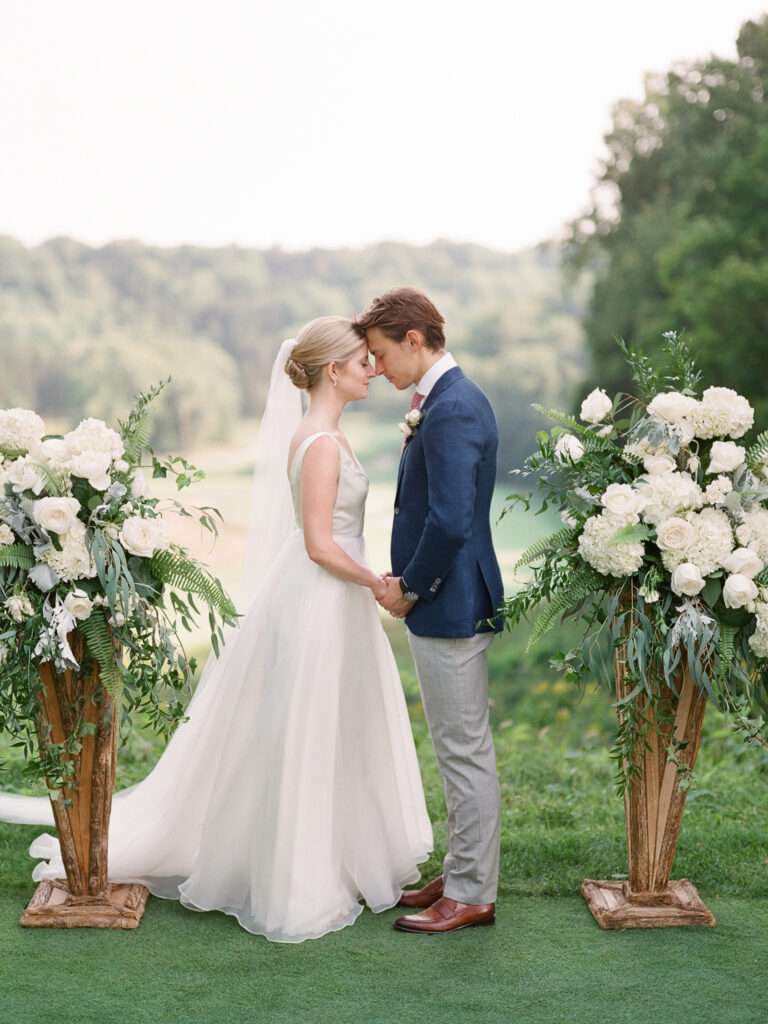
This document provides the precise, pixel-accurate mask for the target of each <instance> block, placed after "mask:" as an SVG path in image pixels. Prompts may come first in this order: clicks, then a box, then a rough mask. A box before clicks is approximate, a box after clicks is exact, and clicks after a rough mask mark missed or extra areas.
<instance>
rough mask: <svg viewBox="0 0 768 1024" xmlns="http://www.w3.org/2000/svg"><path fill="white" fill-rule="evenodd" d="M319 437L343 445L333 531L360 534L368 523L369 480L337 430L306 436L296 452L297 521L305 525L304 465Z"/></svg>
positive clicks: (293, 475) (293, 474) (293, 482)
mask: <svg viewBox="0 0 768 1024" xmlns="http://www.w3.org/2000/svg"><path fill="white" fill-rule="evenodd" d="M318 437H331V438H333V440H334V441H335V442H336V444H337V445H338V448H339V455H340V458H341V465H340V469H339V486H338V490H337V492H336V501H335V503H334V506H333V534H334V536H338V537H360V536H362V533H363V527H364V525H365V502H366V498H367V497H368V487H369V481H368V477H367V476H366V475H365V471H364V470H363V467H362V466H361V465H360V463H359V462H358V461H357V459H356V458H354V456H353V455H351V454H350V453H349V451H348V450H347V448H346V447H345V446H344V445H343V444H342V443H341V441H339V439H338V438H337V437H335V436H334V435H333V434H330V433H328V432H327V431H323V432H321V433H317V434H310V435H309V437H305V438H304V440H303V441H302V442H301V444H300V445H299V446H298V448H297V449H296V451H295V452H294V455H293V459H292V460H291V464H290V468H289V473H288V476H289V480H290V484H291V494H292V496H293V513H294V518H295V520H296V525H297V526H298V528H299V529H303V528H304V523H303V520H302V514H301V467H302V464H303V462H304V456H305V455H306V454H307V451H308V450H309V447H310V445H311V444H312V442H313V441H315V440H316V439H317V438H318Z"/></svg>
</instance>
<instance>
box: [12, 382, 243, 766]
mask: <svg viewBox="0 0 768 1024" xmlns="http://www.w3.org/2000/svg"><path fill="white" fill-rule="evenodd" d="M166 383H167V382H163V383H161V384H160V385H158V386H157V387H155V388H153V389H152V390H151V391H150V392H148V393H146V394H140V395H139V396H138V397H137V400H136V404H135V407H134V409H133V410H132V411H131V413H130V415H129V417H128V419H127V420H126V421H125V422H124V423H120V424H119V426H120V429H119V431H118V430H113V429H111V428H110V427H108V426H107V425H106V424H105V423H103V422H102V421H101V420H95V419H87V420H84V421H83V422H82V423H80V425H79V426H78V427H77V428H75V429H74V430H72V431H70V432H69V433H67V434H64V435H62V436H51V435H46V433H45V424H44V422H43V420H42V419H41V418H40V417H39V416H38V415H37V414H36V413H34V412H32V411H30V410H24V409H10V410H0V728H6V729H8V730H9V731H10V732H11V733H12V734H13V735H14V736H16V738H17V740H19V742H21V743H22V744H23V745H24V746H25V747H26V748H27V752H28V755H29V756H30V759H31V760H32V761H33V762H34V757H33V755H32V749H33V746H34V742H33V735H34V722H35V717H36V715H37V706H36V698H37V692H38V689H39V684H38V677H37V666H38V665H40V664H42V663H46V662H50V663H51V664H52V666H53V667H54V669H55V670H56V671H57V672H60V673H61V672H66V671H73V672H78V671H80V670H81V668H83V666H82V665H81V663H80V662H79V661H78V659H77V658H76V657H75V654H74V653H73V645H72V643H71V638H72V635H73V632H74V631H75V630H78V631H79V632H80V633H82V635H83V637H84V639H85V647H84V650H85V658H86V659H93V660H94V661H95V662H97V663H98V665H99V668H100V673H101V679H102V681H103V683H104V684H105V685H106V686H107V688H108V689H109V690H110V692H111V693H112V694H113V696H117V695H118V694H122V697H123V705H124V708H125V709H126V710H131V709H132V708H133V709H141V711H142V712H144V713H145V714H146V715H147V716H148V719H149V721H150V723H151V724H152V725H154V726H155V727H156V728H157V729H158V730H159V731H161V732H167V731H168V730H170V728H172V726H173V725H174V724H175V722H176V721H177V720H178V719H179V718H180V717H181V716H182V714H183V702H182V701H181V700H180V699H179V698H178V697H174V696H173V695H174V691H176V692H178V691H181V690H183V689H186V688H188V687H189V685H190V684H191V682H192V679H193V675H194V671H195V668H196V666H195V663H194V659H188V658H187V656H186V655H185V653H184V648H183V645H182V644H181V642H180V638H179V634H178V632H177V627H176V620H177V619H179V620H180V622H181V625H182V626H184V627H185V628H191V624H192V622H193V621H194V619H195V617H196V615H197V614H199V608H198V606H197V604H196V599H197V600H201V601H202V603H203V604H205V605H207V610H208V620H209V625H210V628H211V640H212V644H213V646H214V649H215V650H218V647H219V643H220V641H221V640H222V638H223V626H224V625H225V624H233V623H234V622H235V621H236V617H237V612H236V610H235V608H234V606H233V605H232V602H231V600H230V599H229V597H228V596H227V595H226V593H225V592H224V590H223V588H222V587H221V584H220V583H219V581H218V580H217V579H216V578H215V577H214V576H212V575H211V574H210V573H209V572H208V570H207V569H206V568H205V567H204V566H202V565H199V564H198V563H196V562H195V561H194V560H193V559H192V558H191V557H190V556H189V555H188V554H187V552H186V551H185V550H184V549H182V548H181V547H179V546H178V545H175V544H172V543H171V541H170V539H169V537H168V535H167V532H166V526H165V522H164V520H163V507H164V506H163V503H161V502H160V501H159V500H158V499H156V498H153V497H151V495H150V494H149V484H148V481H147V478H146V476H145V474H144V469H146V470H151V471H152V475H153V476H154V477H165V476H167V475H168V473H171V474H173V475H174V476H175V478H176V484H177V488H178V490H181V489H183V488H185V487H187V486H189V485H190V484H192V483H194V482H195V481H196V480H199V479H201V478H202V476H203V474H202V472H201V471H200V470H197V469H196V468H195V467H194V466H191V465H190V464H189V463H187V462H186V461H185V460H184V459H182V458H180V457H178V456H175V457H169V458H158V457H157V456H155V454H154V452H153V451H152V449H151V448H150V447H149V410H148V406H149V403H150V402H151V401H152V400H153V399H155V398H156V397H157V396H158V395H159V394H160V392H161V391H162V390H163V388H164V387H165V385H166ZM165 504H166V505H169V507H175V508H176V509H177V510H178V511H179V512H180V513H181V514H182V515H186V516H191V515H195V516H196V518H197V519H198V521H199V523H200V525H201V526H202V527H203V528H204V529H207V530H210V531H212V532H213V533H215V532H216V530H217V527H216V521H215V520H216V517H218V515H219V514H218V512H217V511H216V509H212V508H207V507H204V508H198V509H194V510H193V511H190V510H188V509H186V508H184V506H183V505H181V504H180V503H179V502H178V501H176V500H172V501H171V502H170V503H168V502H166V503H165ZM80 646H82V645H80ZM38 767H39V765H38ZM48 768H50V766H48Z"/></svg>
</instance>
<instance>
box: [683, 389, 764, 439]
mask: <svg viewBox="0 0 768 1024" xmlns="http://www.w3.org/2000/svg"><path fill="white" fill-rule="evenodd" d="M754 419H755V410H754V409H753V408H752V406H751V405H750V404H749V402H748V401H747V400H746V398H744V397H743V396H742V395H740V394H738V393H737V392H736V391H734V390H733V389H732V388H707V390H706V391H705V392H704V394H703V395H702V396H701V401H700V402H699V403H698V405H697V407H696V409H695V410H694V411H693V413H692V414H691V421H692V423H693V429H694V431H695V434H696V437H701V438H711V437H742V436H743V435H744V434H746V432H747V431H748V430H749V429H750V427H751V426H752V424H753V422H754Z"/></svg>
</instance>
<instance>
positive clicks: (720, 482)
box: [704, 476, 733, 505]
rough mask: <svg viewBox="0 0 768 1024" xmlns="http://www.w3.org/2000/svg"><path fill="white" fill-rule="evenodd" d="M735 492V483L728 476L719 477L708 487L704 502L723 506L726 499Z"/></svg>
mask: <svg viewBox="0 0 768 1024" xmlns="http://www.w3.org/2000/svg"><path fill="white" fill-rule="evenodd" d="M732 490H733V482H732V481H731V478H730V477H728V476H719V477H717V479H716V480H713V481H712V483H711V484H709V485H708V486H707V488H706V489H705V491H704V501H705V503H706V504H707V505H722V504H723V503H724V502H725V499H726V497H727V496H728V495H729V494H730V493H731V491H732Z"/></svg>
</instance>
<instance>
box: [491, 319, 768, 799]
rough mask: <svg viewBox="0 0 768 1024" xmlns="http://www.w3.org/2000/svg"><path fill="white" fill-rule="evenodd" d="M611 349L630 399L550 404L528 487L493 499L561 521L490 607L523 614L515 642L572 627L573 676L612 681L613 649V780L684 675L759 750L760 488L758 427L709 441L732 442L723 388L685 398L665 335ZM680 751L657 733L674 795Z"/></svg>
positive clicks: (767, 570) (625, 770)
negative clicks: (525, 633) (573, 413)
mask: <svg viewBox="0 0 768 1024" xmlns="http://www.w3.org/2000/svg"><path fill="white" fill-rule="evenodd" d="M619 347H620V348H621V350H622V351H624V352H625V354H626V355H627V358H628V361H629V364H630V370H631V374H632V376H633V378H634V382H635V384H636V386H637V388H638V390H639V392H640V395H641V397H638V396H636V395H633V394H632V393H630V392H622V393H620V394H619V395H618V396H616V397H615V398H614V399H611V398H610V397H609V396H608V395H607V394H606V393H605V392H604V391H602V390H601V389H595V390H594V391H593V392H592V393H591V394H590V395H589V396H588V397H587V398H586V399H585V401H584V403H583V404H582V407H581V411H580V417H581V420H582V422H581V423H576V421H575V420H574V419H573V418H572V417H569V416H567V415H563V414H561V413H559V412H557V411H553V412H552V414H551V418H552V419H553V421H554V422H555V424H556V426H555V427H553V428H552V430H551V431H550V432H544V431H541V432H539V434H538V435H537V442H538V444H537V450H536V451H535V452H534V453H532V454H531V455H530V456H529V457H528V458H527V459H526V461H525V463H524V467H523V469H522V470H520V471H519V472H518V473H517V474H516V475H521V476H530V477H532V478H534V480H535V487H534V489H533V490H532V491H531V492H529V493H527V494H513V495H511V496H510V498H509V501H508V505H507V508H508V509H510V508H511V507H513V506H514V505H515V504H521V505H522V506H523V507H524V508H525V509H526V510H527V511H530V510H531V509H532V507H533V506H534V504H535V503H538V506H539V511H543V510H545V509H548V508H552V507H554V508H556V509H559V510H560V513H561V517H562V518H563V520H564V522H565V524H566V525H565V526H564V527H563V528H562V529H560V530H557V531H555V532H554V533H551V534H549V535H548V536H546V537H544V538H542V539H541V540H539V541H537V542H536V543H534V544H532V545H531V546H530V547H529V548H528V549H527V550H526V551H524V552H523V554H522V556H521V557H520V558H519V559H518V562H517V564H516V566H515V568H516V570H518V569H521V568H522V567H526V566H529V567H530V573H529V575H528V577H527V578H526V579H525V580H523V581H521V586H520V587H519V589H518V590H517V591H516V592H515V593H513V595H512V596H511V597H509V598H508V599H507V601H506V603H505V608H504V611H505V615H506V621H507V624H508V626H509V627H510V628H512V627H514V626H517V625H519V624H520V623H521V622H522V621H523V620H528V619H530V618H531V617H532V615H533V613H534V612H537V615H536V617H535V618H533V620H532V621H533V625H532V628H531V630H530V635H529V639H528V648H527V650H528V651H531V650H532V649H534V648H535V646H536V644H537V643H538V642H539V641H540V640H541V638H542V637H544V636H545V634H547V633H548V632H549V631H550V630H551V629H552V628H553V626H554V625H555V624H556V623H558V622H559V623H563V622H564V621H565V620H567V619H569V618H573V619H574V620H578V621H579V622H580V623H581V624H582V628H581V636H580V638H579V640H578V642H577V643H576V645H575V646H573V647H571V648H570V649H569V650H567V651H565V652H564V653H562V654H561V656H560V658H559V662H558V663H559V665H560V667H561V669H562V671H563V672H564V675H565V678H566V679H569V680H571V681H573V682H577V683H580V684H583V683H584V682H585V681H586V680H587V679H590V678H598V679H600V680H601V681H602V682H603V683H604V684H605V685H606V686H607V687H609V688H610V690H613V689H614V686H615V672H616V668H615V659H616V657H617V656H619V655H620V656H621V661H622V671H623V675H624V684H625V687H626V690H625V695H624V696H622V698H621V699H620V700H618V701H617V707H618V710H619V728H618V734H617V738H616V741H615V743H614V745H613V747H612V751H611V753H612V756H613V758H614V760H615V763H616V778H617V783H618V785H619V788H620V789H624V788H625V787H626V786H628V785H630V784H631V780H632V778H633V777H634V775H635V774H636V772H637V764H636V758H637V754H638V751H639V750H640V749H642V745H643V743H644V738H645V736H646V734H647V730H648V728H650V727H651V724H652V723H653V722H657V723H658V724H659V725H662V724H663V719H664V716H665V715H666V714H667V712H666V710H665V709H666V707H667V702H668V700H669V699H670V697H669V695H670V694H671V695H672V700H673V702H674V700H676V699H677V697H678V696H679V687H680V683H681V680H682V678H683V674H684V673H685V672H689V673H690V675H691V677H692V679H693V681H694V684H695V685H696V686H697V687H699V688H700V689H701V690H703V691H704V692H705V693H706V694H707V696H708V697H709V699H710V700H711V701H712V702H714V703H715V704H716V705H717V706H718V707H719V708H720V709H722V710H723V711H724V712H726V713H727V714H728V715H729V716H730V720H731V722H732V724H733V726H734V727H735V729H736V730H737V731H738V732H740V733H741V734H742V736H743V738H744V739H745V740H746V741H747V742H748V743H750V744H760V745H765V746H768V724H767V723H768V486H766V483H765V480H764V470H765V466H766V463H765V462H764V461H763V460H764V456H765V449H766V439H765V435H760V438H759V439H758V442H757V443H756V444H755V445H753V446H752V447H751V448H749V449H746V448H744V447H743V446H740V445H738V444H736V443H735V442H734V441H730V440H724V439H725V438H730V437H734V438H741V437H742V436H743V435H745V434H746V433H747V432H748V430H749V429H750V428H751V427H752V424H753V419H754V411H753V410H752V409H751V407H750V405H749V403H748V402H747V401H746V400H745V399H744V398H743V397H742V396H740V395H738V394H737V393H736V392H735V391H732V390H729V389H727V388H719V389H718V388H714V389H710V390H709V391H707V392H705V393H704V396H703V397H702V398H701V399H699V398H697V397H696V394H697V391H696V389H697V387H699V385H700V378H701V375H700V373H699V371H698V369H697V367H696V365H695V362H694V360H693V358H692V355H691V349H690V347H689V345H688V344H687V343H686V342H685V341H684V340H683V338H682V336H681V335H680V334H678V333H677V332H674V331H667V332H665V334H664V339H663V346H662V349H663V352H664V355H665V358H664V359H663V360H660V361H659V362H653V361H651V360H650V359H649V358H648V357H646V356H645V355H642V354H637V353H635V352H633V351H632V350H630V349H629V348H628V346H626V345H625V344H624V343H623V342H620V343H619ZM659 388H660V389H661V390H656V389H659ZM574 425H575V426H574ZM576 427H578V429H576ZM750 456H751V457H750ZM728 460H730V461H728ZM700 566H701V568H700ZM679 755H680V750H679V749H678V747H677V744H676V741H674V740H672V741H670V743H669V748H668V750H667V756H668V758H669V759H670V760H672V761H674V763H675V764H677V765H678V766H679V773H678V785H679V786H681V787H683V788H685V787H687V786H690V785H691V779H690V772H689V770H688V768H687V766H686V762H685V759H681V758H680V756H679Z"/></svg>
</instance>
